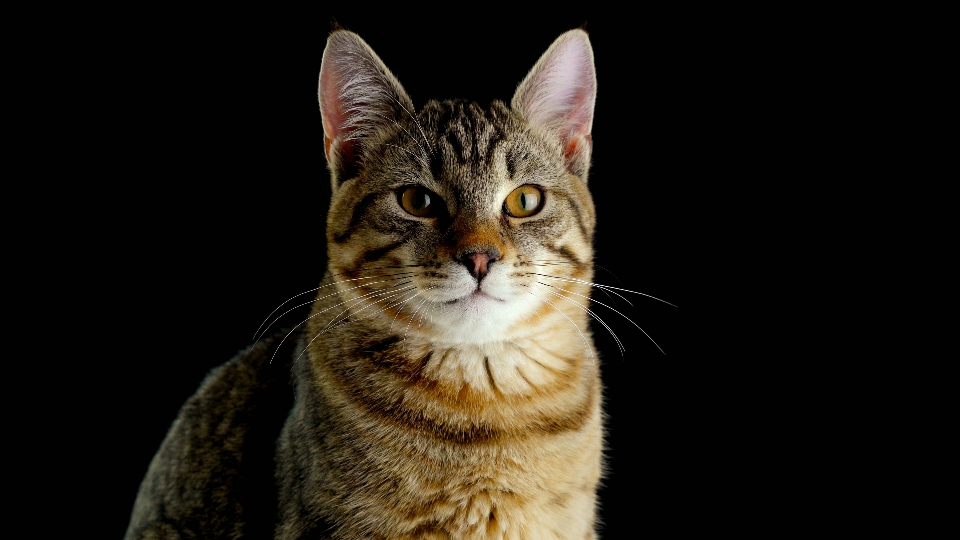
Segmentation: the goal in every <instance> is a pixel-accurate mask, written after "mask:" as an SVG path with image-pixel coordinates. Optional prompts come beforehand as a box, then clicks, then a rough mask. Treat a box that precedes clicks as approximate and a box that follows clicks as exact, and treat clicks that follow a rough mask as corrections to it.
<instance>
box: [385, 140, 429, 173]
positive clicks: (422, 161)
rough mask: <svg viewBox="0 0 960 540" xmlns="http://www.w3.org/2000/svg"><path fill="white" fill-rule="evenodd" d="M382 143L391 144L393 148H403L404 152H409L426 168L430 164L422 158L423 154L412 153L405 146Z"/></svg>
mask: <svg viewBox="0 0 960 540" xmlns="http://www.w3.org/2000/svg"><path fill="white" fill-rule="evenodd" d="M382 144H384V145H386V146H392V147H394V148H399V149H400V150H403V151H404V152H406V153H408V154H410V155H411V156H413V157H415V158H416V159H417V160H418V161H419V162H420V164H421V165H423V166H424V167H426V168H428V169H429V168H430V164H429V163H427V162H426V161H425V160H424V159H423V156H418V155H417V154H414V153H413V152H411V151H410V150H408V149H406V148H404V147H402V146H397V145H395V144H390V143H382Z"/></svg>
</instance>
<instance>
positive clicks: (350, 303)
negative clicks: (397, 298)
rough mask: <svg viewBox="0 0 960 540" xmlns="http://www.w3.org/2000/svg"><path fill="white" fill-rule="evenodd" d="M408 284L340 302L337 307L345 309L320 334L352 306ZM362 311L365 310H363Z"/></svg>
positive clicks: (399, 284)
mask: <svg viewBox="0 0 960 540" xmlns="http://www.w3.org/2000/svg"><path fill="white" fill-rule="evenodd" d="M409 283H412V282H411V281H404V282H402V283H398V284H397V285H395V286H394V287H393V288H388V289H385V290H383V291H373V292H368V293H367V294H364V295H361V296H358V297H356V298H352V299H350V300H346V301H343V302H341V303H340V304H337V305H338V306H339V305H346V307H345V308H344V309H343V311H341V312H340V313H339V314H337V316H336V317H334V318H333V319H331V320H330V322H328V323H327V324H326V326H324V327H323V329H322V330H320V333H321V334H322V333H324V332H326V331H327V329H328V328H330V325H332V324H334V321H336V320H337V318H339V317H340V315H343V314H344V313H346V312H347V311H349V310H350V308H351V307H352V306H355V305H357V304H359V303H361V302H363V301H364V299H365V298H366V297H368V296H372V297H377V296H383V295H385V294H389V293H391V292H394V291H396V290H397V289H398V288H399V287H402V286H404V285H407V284H409ZM364 309H366V308H364ZM348 317H349V315H348V316H347V317H344V319H342V320H346V319H347V318H348ZM338 322H339V321H338Z"/></svg>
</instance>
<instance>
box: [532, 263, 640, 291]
mask: <svg viewBox="0 0 960 540" xmlns="http://www.w3.org/2000/svg"><path fill="white" fill-rule="evenodd" d="M531 262H538V263H542V264H534V265H533V266H550V265H559V264H566V265H568V266H573V263H572V262H570V261H562V260H553V259H543V260H536V261H531ZM593 267H594V268H599V269H600V270H603V271H604V272H606V273H608V274H610V275H611V276H613V279H615V280H617V283H619V284H620V285H623V281H620V278H618V277H617V275H616V274H614V273H613V271H611V270H608V269H607V268H605V267H603V266H600V265H599V264H594V265H593Z"/></svg>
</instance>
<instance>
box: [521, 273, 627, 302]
mask: <svg viewBox="0 0 960 540" xmlns="http://www.w3.org/2000/svg"><path fill="white" fill-rule="evenodd" d="M530 275H532V276H542V277H546V278H550V279H561V280H564V281H573V282H576V283H585V284H587V285H590V286H592V287H596V288H598V289H600V290H601V291H603V293H604V294H606V295H607V298H610V299H613V297H612V296H610V295H611V294H613V295H616V296H617V297H619V298H620V299H622V300H623V301H624V302H626V303H628V304H630V307H634V305H633V302H631V301H630V300H628V299H627V298H626V297H624V296H623V295H622V294H620V293H618V292H616V291H607V290H606V288H607V287H608V285H601V284H600V283H594V282H592V281H585V280H582V279H579V280H578V279H576V278H567V277H561V276H551V275H549V274H538V273H536V272H530Z"/></svg>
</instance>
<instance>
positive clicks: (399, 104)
mask: <svg viewBox="0 0 960 540" xmlns="http://www.w3.org/2000/svg"><path fill="white" fill-rule="evenodd" d="M595 96H596V75H595V71H594V66H593V53H592V49H591V47H590V42H589V39H588V38H587V34H586V33H585V32H583V31H582V30H572V31H570V32H567V33H565V34H563V35H561V36H560V37H559V38H558V39H557V40H556V41H555V42H554V43H553V44H552V45H551V46H550V47H549V49H548V50H547V51H546V52H545V53H544V54H543V56H542V57H541V58H540V60H539V61H538V62H537V63H536V64H535V65H534V67H533V69H532V70H531V71H530V73H529V74H528V75H527V77H526V78H525V79H524V81H523V82H522V83H521V84H520V85H519V86H518V88H517V91H516V93H515V94H514V96H513V99H512V101H511V104H510V106H507V105H505V104H504V103H501V102H499V101H495V102H493V103H492V104H491V105H490V106H489V107H486V108H484V107H481V106H479V105H477V104H476V103H472V102H467V101H459V100H455V101H440V102H438V101H431V102H428V103H427V104H426V105H425V106H424V107H423V108H422V109H421V110H419V111H417V110H414V106H413V102H412V101H411V99H410V97H409V96H408V95H407V93H406V92H405V91H404V89H403V87H402V86H401V84H400V83H399V82H398V81H397V79H396V78H395V77H394V76H393V74H392V73H391V72H390V71H389V70H388V69H387V67H386V66H385V65H384V64H383V62H382V61H381V60H380V58H379V57H378V56H377V55H376V54H375V53H374V52H373V50H372V49H371V48H370V47H369V46H368V45H367V44H366V43H365V42H364V41H363V40H362V39H360V37H359V36H357V35H356V34H353V33H351V32H347V31H344V30H338V31H336V32H334V33H333V34H331V36H330V37H329V40H328V43H327V47H326V50H325V51H324V55H323V63H322V66H321V72H320V85H319V100H320V109H321V113H322V117H323V131H324V141H325V151H326V156H327V164H328V169H329V171H330V176H331V183H332V189H333V194H332V197H331V206H330V212H329V215H328V220H327V242H328V252H329V260H330V270H331V272H332V273H333V274H334V277H335V278H336V279H337V280H339V281H340V284H339V285H338V290H339V291H340V293H341V296H342V297H344V298H345V300H346V306H347V308H348V309H349V310H350V312H351V316H352V317H353V318H355V319H362V318H364V317H370V318H378V319H381V320H387V321H390V320H391V319H392V323H396V327H397V328H399V329H403V328H406V329H407V330H406V331H407V332H410V331H411V330H410V329H411V328H414V330H412V331H413V332H416V333H420V334H421V335H426V336H427V337H428V338H429V339H432V340H440V341H447V342H451V343H458V342H468V343H482V342H490V341H497V340H499V339H505V338H507V337H510V336H516V335H523V334H524V333H529V332H535V331H537V330H536V329H535V326H536V325H535V324H534V323H531V322H530V321H531V320H539V321H541V322H543V321H544V320H545V319H546V320H547V323H546V324H550V323H549V321H550V320H553V319H557V318H558V317H560V316H563V317H564V318H566V319H567V321H568V322H564V323H563V324H570V323H571V322H573V321H583V320H584V315H583V312H582V310H581V309H580V308H579V307H578V305H582V304H585V303H586V300H585V298H586V296H587V295H589V286H588V285H586V284H585V282H589V281H590V280H591V279H592V272H593V269H592V258H593V251H592V238H593V230H594V223H595V218H594V206H593V202H592V200H591V197H590V193H589V192H588V190H587V185H586V184H587V173H588V170H589V166H590V153H591V146H592V141H591V138H590V130H591V126H592V123H593V110H594V100H595ZM578 296H582V298H578ZM578 326H582V327H584V329H585V327H586V325H585V324H578Z"/></svg>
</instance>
